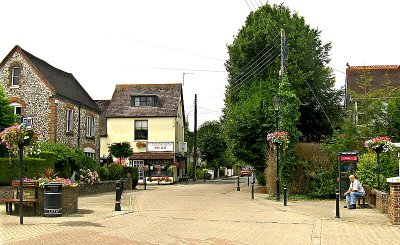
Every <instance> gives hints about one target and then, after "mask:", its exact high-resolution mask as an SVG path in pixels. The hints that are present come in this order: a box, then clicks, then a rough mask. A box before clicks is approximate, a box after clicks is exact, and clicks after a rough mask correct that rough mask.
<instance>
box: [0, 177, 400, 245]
mask: <svg viewBox="0 0 400 245" xmlns="http://www.w3.org/2000/svg"><path fill="white" fill-rule="evenodd" d="M242 181H243V182H244V180H242ZM149 188H150V190H146V191H143V190H134V191H130V192H125V193H124V195H123V204H122V208H123V211H121V212H115V211H113V209H114V198H115V194H114V193H106V194H101V195H93V196H86V197H80V198H79V209H80V210H79V212H78V213H77V214H74V215H69V216H64V217H57V218H46V217H26V218H25V224H24V225H22V226H21V225H19V217H18V216H9V215H5V214H4V209H5V208H4V207H3V206H2V207H0V208H1V213H0V217H1V223H0V244H66V243H67V244H346V243H353V244H397V243H398V242H399V240H400V230H399V227H398V226H392V225H390V224H389V223H388V219H387V217H386V216H385V215H382V214H378V213H376V212H375V211H374V210H372V209H357V210H346V209H342V210H341V219H336V218H334V216H335V209H334V201H313V202H289V205H288V206H287V207H283V205H282V203H278V202H276V201H272V200H266V199H265V195H259V194H256V199H255V200H251V199H250V193H249V188H248V187H247V186H246V184H243V183H242V188H241V191H240V192H238V191H236V185H235V184H234V182H230V183H221V182H213V183H210V182H208V183H202V182H201V181H198V182H197V183H196V184H189V185H184V184H179V185H172V186H150V187H149ZM130 199H131V203H132V206H131V208H130V206H129V200H130Z"/></svg>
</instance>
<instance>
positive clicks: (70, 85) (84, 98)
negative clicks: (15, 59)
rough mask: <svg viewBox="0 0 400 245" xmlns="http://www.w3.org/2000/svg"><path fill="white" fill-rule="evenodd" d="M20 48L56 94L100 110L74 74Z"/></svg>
mask: <svg viewBox="0 0 400 245" xmlns="http://www.w3.org/2000/svg"><path fill="white" fill-rule="evenodd" d="M20 50H21V51H22V52H23V54H24V55H25V56H26V57H27V58H28V59H29V60H30V61H31V63H32V64H33V65H34V66H35V67H36V69H37V70H38V71H39V72H40V73H41V75H42V76H43V77H44V78H45V79H46V80H47V81H48V82H49V83H50V84H51V86H53V87H54V89H55V90H56V94H57V95H59V96H61V97H64V98H66V99H69V100H72V101H74V102H75V103H81V104H82V105H83V106H86V107H88V108H89V109H92V110H94V111H100V108H99V107H98V106H97V104H96V103H95V102H94V101H93V99H92V98H91V97H90V95H89V94H88V93H87V92H86V90H85V89H84V88H83V87H82V86H81V84H80V83H79V82H78V81H77V80H76V79H75V77H74V75H72V74H71V73H67V72H65V71H62V70H60V69H58V68H56V67H54V66H52V65H50V64H48V63H47V62H46V61H44V60H41V59H39V58H37V57H36V56H34V55H32V54H31V53H29V52H27V51H26V50H24V49H22V48H20Z"/></svg>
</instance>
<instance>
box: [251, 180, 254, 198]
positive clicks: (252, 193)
mask: <svg viewBox="0 0 400 245" xmlns="http://www.w3.org/2000/svg"><path fill="white" fill-rule="evenodd" d="M251 199H252V200H254V183H251Z"/></svg>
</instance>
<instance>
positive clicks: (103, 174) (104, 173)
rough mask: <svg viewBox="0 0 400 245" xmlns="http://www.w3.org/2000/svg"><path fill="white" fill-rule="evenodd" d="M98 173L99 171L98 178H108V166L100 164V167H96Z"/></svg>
mask: <svg viewBox="0 0 400 245" xmlns="http://www.w3.org/2000/svg"><path fill="white" fill-rule="evenodd" d="M97 172H98V173H99V175H100V180H108V178H109V177H108V175H109V173H108V168H107V166H102V167H99V169H98V171H97Z"/></svg>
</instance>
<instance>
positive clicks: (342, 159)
mask: <svg viewBox="0 0 400 245" xmlns="http://www.w3.org/2000/svg"><path fill="white" fill-rule="evenodd" d="M340 161H357V156H340Z"/></svg>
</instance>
